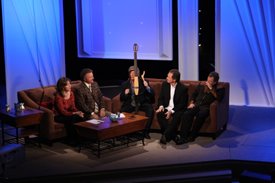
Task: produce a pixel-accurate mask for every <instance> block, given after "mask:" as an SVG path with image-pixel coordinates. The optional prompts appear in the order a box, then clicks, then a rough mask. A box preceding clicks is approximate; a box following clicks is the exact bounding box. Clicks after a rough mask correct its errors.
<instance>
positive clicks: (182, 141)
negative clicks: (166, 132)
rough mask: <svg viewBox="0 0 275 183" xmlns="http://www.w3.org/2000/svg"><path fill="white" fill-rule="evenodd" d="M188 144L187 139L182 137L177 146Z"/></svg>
mask: <svg viewBox="0 0 275 183" xmlns="http://www.w3.org/2000/svg"><path fill="white" fill-rule="evenodd" d="M187 142H188V140H187V138H185V137H180V138H179V140H178V141H177V142H176V144H177V145H182V144H185V143H187Z"/></svg>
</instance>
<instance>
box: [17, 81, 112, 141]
mask: <svg viewBox="0 0 275 183" xmlns="http://www.w3.org/2000/svg"><path fill="white" fill-rule="evenodd" d="M80 83H81V81H72V90H74V89H75V88H76V87H77V85H78V84H80ZM55 92H56V89H55V85H52V86H46V87H44V96H43V100H42V102H41V105H40V106H39V105H38V104H39V103H40V100H41V96H42V95H43V89H42V88H41V87H40V88H32V89H26V90H22V91H18V92H17V97H18V101H19V102H23V103H24V104H25V106H28V107H31V108H36V109H41V110H42V111H44V112H45V114H44V116H43V118H42V121H41V124H40V125H41V126H40V129H41V130H40V133H41V137H42V139H45V140H47V141H48V142H52V141H53V140H55V139H59V138H62V137H65V136H66V131H65V128H64V125H63V124H61V123H57V122H55V121H54V112H53V110H52V108H53V99H54V94H55ZM103 100H104V102H105V105H106V109H107V110H111V99H110V98H107V97H103Z"/></svg>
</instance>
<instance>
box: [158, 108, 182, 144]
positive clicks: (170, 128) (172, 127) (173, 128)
mask: <svg viewBox="0 0 275 183" xmlns="http://www.w3.org/2000/svg"><path fill="white" fill-rule="evenodd" d="M166 112H167V109H165V110H164V111H163V112H159V113H158V114H157V118H158V123H159V126H160V130H161V133H162V134H163V135H165V137H166V140H167V141H170V140H171V139H174V138H175V137H176V136H177V131H178V126H179V124H180V121H181V116H182V115H183V112H184V111H183V110H181V111H177V112H175V113H174V114H172V119H171V122H169V119H166V115H165V113H166Z"/></svg>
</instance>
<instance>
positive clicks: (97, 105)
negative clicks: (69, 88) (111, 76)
mask: <svg viewBox="0 0 275 183" xmlns="http://www.w3.org/2000/svg"><path fill="white" fill-rule="evenodd" d="M80 78H81V81H82V83H81V84H80V85H79V86H78V87H77V88H76V90H75V98H76V107H77V108H78V109H79V110H81V111H82V112H83V113H84V114H85V118H94V119H99V118H102V117H105V116H106V111H105V104H104V101H103V95H102V93H101V91H100V88H99V86H98V84H97V82H95V81H94V74H93V70H91V69H89V68H84V69H83V70H82V71H81V72H80Z"/></svg>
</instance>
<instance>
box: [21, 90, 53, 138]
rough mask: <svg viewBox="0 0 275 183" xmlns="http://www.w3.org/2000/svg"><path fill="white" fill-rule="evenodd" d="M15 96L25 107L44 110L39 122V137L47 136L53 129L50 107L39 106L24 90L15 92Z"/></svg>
mask: <svg viewBox="0 0 275 183" xmlns="http://www.w3.org/2000/svg"><path fill="white" fill-rule="evenodd" d="M17 98H18V101H19V102H23V103H24V105H25V106H26V107H30V108H35V109H40V110H42V111H44V114H43V117H42V120H41V122H40V129H41V130H40V133H41V137H49V136H50V134H51V133H52V132H53V131H54V130H55V129H54V128H55V125H54V123H55V122H54V112H53V111H52V110H50V109H47V108H45V107H42V106H39V105H38V104H37V103H36V102H34V101H33V100H32V99H31V98H30V97H29V96H28V95H27V94H26V92H24V91H19V92H17Z"/></svg>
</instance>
